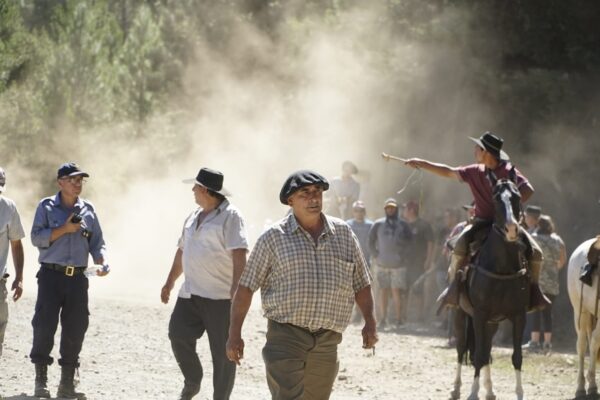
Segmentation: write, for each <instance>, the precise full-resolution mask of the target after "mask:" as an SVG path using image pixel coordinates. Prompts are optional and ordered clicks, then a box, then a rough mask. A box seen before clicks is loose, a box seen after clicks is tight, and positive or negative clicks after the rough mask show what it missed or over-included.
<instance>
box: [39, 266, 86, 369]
mask: <svg viewBox="0 0 600 400" xmlns="http://www.w3.org/2000/svg"><path fill="white" fill-rule="evenodd" d="M37 278H38V296H37V302H36V304H35V314H34V316H33V321H32V325H33V347H32V349H31V354H30V357H31V361H32V362H33V363H34V364H38V363H39V364H46V365H50V364H52V362H53V358H52V357H50V352H51V351H52V347H53V346H54V334H55V333H56V328H57V326H58V319H59V317H60V323H61V339H60V357H61V358H60V359H59V360H58V363H59V364H60V365H61V366H71V367H75V368H77V367H79V353H80V352H81V346H82V344H83V338H84V336H85V332H86V331H87V328H88V324H89V312H88V286H89V282H88V279H87V277H86V276H85V275H83V274H76V275H73V276H67V275H65V273H64V272H59V271H53V270H49V269H46V268H44V267H42V268H40V271H39V272H38V275H37Z"/></svg>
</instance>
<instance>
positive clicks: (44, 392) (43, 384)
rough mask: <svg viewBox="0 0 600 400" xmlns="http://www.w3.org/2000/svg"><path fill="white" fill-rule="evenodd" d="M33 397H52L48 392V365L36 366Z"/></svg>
mask: <svg viewBox="0 0 600 400" xmlns="http://www.w3.org/2000/svg"><path fill="white" fill-rule="evenodd" d="M33 396H34V397H41V398H44V399H49V398H50V397H51V396H50V391H49V390H48V366H47V365H46V364H35V389H34V392H33Z"/></svg>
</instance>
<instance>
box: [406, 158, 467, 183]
mask: <svg viewBox="0 0 600 400" xmlns="http://www.w3.org/2000/svg"><path fill="white" fill-rule="evenodd" d="M405 164H406V165H408V166H409V167H413V168H420V169H424V170H425V171H429V172H433V173H434V174H436V175H439V176H442V177H444V178H452V179H456V180H459V181H460V180H461V178H460V174H459V173H458V169H457V168H454V167H450V166H448V165H446V164H440V163H434V162H431V161H427V160H422V159H420V158H411V159H408V160H407V161H406V163H405Z"/></svg>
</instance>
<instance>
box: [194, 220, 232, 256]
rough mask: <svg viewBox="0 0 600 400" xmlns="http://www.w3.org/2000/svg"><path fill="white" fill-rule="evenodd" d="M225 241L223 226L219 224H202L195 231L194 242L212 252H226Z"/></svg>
mask: <svg viewBox="0 0 600 400" xmlns="http://www.w3.org/2000/svg"><path fill="white" fill-rule="evenodd" d="M223 239H224V237H223V226H222V225H219V224H211V223H208V224H201V225H200V227H199V228H198V229H196V230H195V231H194V240H197V241H198V244H199V245H200V246H201V247H202V248H204V249H208V250H212V251H223V250H225V244H224V241H223Z"/></svg>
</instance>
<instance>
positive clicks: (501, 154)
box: [469, 132, 510, 161]
mask: <svg viewBox="0 0 600 400" xmlns="http://www.w3.org/2000/svg"><path fill="white" fill-rule="evenodd" d="M469 139H471V140H472V141H474V142H475V143H476V144H477V145H478V146H479V147H481V148H482V149H484V150H485V151H487V152H488V153H491V154H493V155H494V156H496V158H498V159H500V160H504V161H508V160H510V157H509V156H508V154H506V152H505V151H504V150H502V145H503V144H504V140H502V138H500V137H498V136H496V135H494V134H493V133H492V132H485V133H484V134H483V135H481V137H479V139H477V138H474V137H469Z"/></svg>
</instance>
